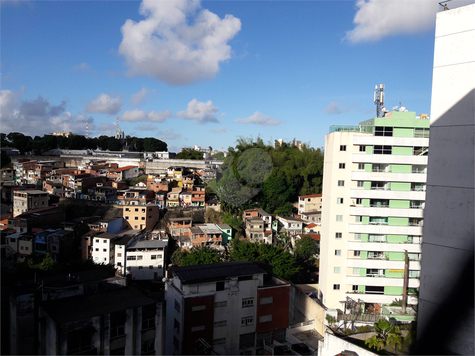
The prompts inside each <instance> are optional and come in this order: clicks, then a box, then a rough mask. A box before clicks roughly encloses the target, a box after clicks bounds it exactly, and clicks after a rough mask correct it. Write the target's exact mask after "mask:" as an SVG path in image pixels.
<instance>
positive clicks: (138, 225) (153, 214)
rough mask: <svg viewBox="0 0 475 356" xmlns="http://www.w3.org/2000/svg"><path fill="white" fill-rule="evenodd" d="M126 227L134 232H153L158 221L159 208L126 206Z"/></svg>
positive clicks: (124, 210)
mask: <svg viewBox="0 0 475 356" xmlns="http://www.w3.org/2000/svg"><path fill="white" fill-rule="evenodd" d="M122 209H123V217H124V219H125V222H126V224H125V225H126V226H128V227H130V228H132V229H134V230H144V229H145V230H152V229H153V227H154V226H155V224H156V223H157V221H158V216H159V208H158V206H156V205H154V206H148V205H126V206H124V207H123V208H122Z"/></svg>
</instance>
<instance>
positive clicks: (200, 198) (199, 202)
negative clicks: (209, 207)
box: [191, 185, 206, 206]
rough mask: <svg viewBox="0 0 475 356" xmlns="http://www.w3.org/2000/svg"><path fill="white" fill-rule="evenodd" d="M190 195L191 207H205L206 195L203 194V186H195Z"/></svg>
mask: <svg viewBox="0 0 475 356" xmlns="http://www.w3.org/2000/svg"><path fill="white" fill-rule="evenodd" d="M191 193H192V196H191V205H192V206H205V199H206V193H205V187H204V186H198V185H195V187H194V189H193V191H192V192H191Z"/></svg>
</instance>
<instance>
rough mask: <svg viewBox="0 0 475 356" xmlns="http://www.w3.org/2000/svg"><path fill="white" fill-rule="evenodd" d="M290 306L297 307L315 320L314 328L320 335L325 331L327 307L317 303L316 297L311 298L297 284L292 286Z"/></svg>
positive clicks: (291, 314)
mask: <svg viewBox="0 0 475 356" xmlns="http://www.w3.org/2000/svg"><path fill="white" fill-rule="evenodd" d="M289 304H290V307H291V308H295V309H296V310H297V311H298V312H300V313H302V314H303V315H304V316H305V317H306V318H307V319H308V320H314V328H315V330H317V332H318V333H319V334H320V335H324V333H325V329H326V328H325V325H324V323H325V309H324V308H323V307H322V306H321V305H320V304H318V303H317V301H316V300H315V299H312V298H310V297H309V296H308V295H306V294H305V292H303V291H302V290H300V289H299V288H298V287H297V286H296V285H295V284H291V286H290V303H289ZM290 318H293V312H292V310H291V311H290Z"/></svg>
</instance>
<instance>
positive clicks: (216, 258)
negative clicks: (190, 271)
mask: <svg viewBox="0 0 475 356" xmlns="http://www.w3.org/2000/svg"><path fill="white" fill-rule="evenodd" d="M222 261H223V258H222V256H221V253H220V252H219V251H218V250H216V249H214V248H210V247H207V246H195V247H193V248H192V249H191V250H190V251H189V252H188V253H186V254H184V255H183V257H182V258H181V264H180V266H193V265H202V264H209V263H218V262H222Z"/></svg>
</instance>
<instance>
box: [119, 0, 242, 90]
mask: <svg viewBox="0 0 475 356" xmlns="http://www.w3.org/2000/svg"><path fill="white" fill-rule="evenodd" d="M200 8H201V4H200V2H199V1H197V0H175V1H156V0H143V1H142V3H141V4H140V8H139V13H140V15H142V16H144V17H145V20H142V21H139V22H134V21H132V20H127V21H126V22H125V24H124V25H123V26H122V28H121V31H122V35H123V39H122V42H121V44H120V46H119V53H120V54H122V55H123V56H124V57H125V60H126V62H127V64H128V66H129V75H131V76H136V75H143V74H145V75H147V76H151V77H155V78H157V79H158V80H160V81H163V82H166V83H168V84H171V85H187V84H190V83H193V82H196V81H199V80H203V79H211V78H214V77H215V76H216V74H217V73H218V71H219V63H220V62H223V61H225V60H227V59H229V58H231V47H230V46H229V45H228V44H227V42H228V41H230V40H231V39H232V38H233V37H234V36H235V35H236V34H237V33H238V32H239V31H240V29H241V21H240V20H239V19H238V18H235V17H234V16H232V15H226V16H225V17H224V19H220V18H219V17H218V16H217V15H216V14H214V13H212V12H210V11H209V10H206V9H202V10H199V9H200Z"/></svg>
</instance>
